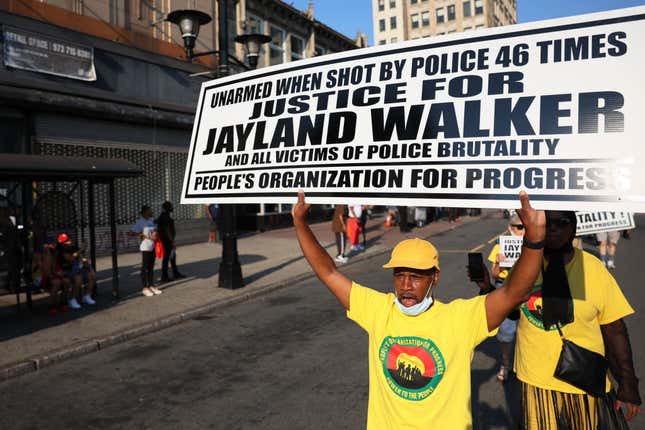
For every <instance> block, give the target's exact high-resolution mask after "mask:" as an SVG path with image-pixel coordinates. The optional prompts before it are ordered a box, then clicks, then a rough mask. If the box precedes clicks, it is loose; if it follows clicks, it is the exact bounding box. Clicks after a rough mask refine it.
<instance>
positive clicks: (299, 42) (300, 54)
mask: <svg viewBox="0 0 645 430" xmlns="http://www.w3.org/2000/svg"><path fill="white" fill-rule="evenodd" d="M303 58H305V41H304V40H303V39H301V38H299V37H296V36H291V61H297V60H302V59H303Z"/></svg>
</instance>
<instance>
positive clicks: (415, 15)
mask: <svg viewBox="0 0 645 430" xmlns="http://www.w3.org/2000/svg"><path fill="white" fill-rule="evenodd" d="M410 19H411V21H412V28H419V14H418V13H413V14H412V15H411V16H410Z"/></svg>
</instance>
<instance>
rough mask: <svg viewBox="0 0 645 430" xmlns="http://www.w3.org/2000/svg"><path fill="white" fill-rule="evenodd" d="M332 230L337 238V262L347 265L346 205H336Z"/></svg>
mask: <svg viewBox="0 0 645 430" xmlns="http://www.w3.org/2000/svg"><path fill="white" fill-rule="evenodd" d="M331 230H332V231H333V232H334V236H336V250H337V251H338V252H337V254H336V258H334V260H335V261H337V262H338V263H347V256H346V255H345V246H346V244H347V240H346V238H345V231H346V230H347V225H346V223H345V205H336V206H335V207H334V216H333V218H332V219H331Z"/></svg>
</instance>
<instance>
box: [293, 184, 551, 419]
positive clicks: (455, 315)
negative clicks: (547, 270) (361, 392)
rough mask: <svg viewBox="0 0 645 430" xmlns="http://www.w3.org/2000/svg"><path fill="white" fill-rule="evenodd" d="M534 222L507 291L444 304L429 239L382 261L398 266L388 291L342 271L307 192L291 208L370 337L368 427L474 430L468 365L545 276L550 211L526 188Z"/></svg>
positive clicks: (321, 274)
mask: <svg viewBox="0 0 645 430" xmlns="http://www.w3.org/2000/svg"><path fill="white" fill-rule="evenodd" d="M520 199H521V202H522V209H520V210H519V212H520V216H521V218H522V220H523V224H524V226H525V227H526V235H525V246H524V251H523V252H522V255H521V257H520V259H519V261H518V262H517V264H516V265H515V268H514V270H513V272H512V273H511V274H510V275H509V277H508V280H507V282H506V283H505V284H504V286H502V287H501V288H499V289H497V290H495V291H493V292H492V293H490V294H488V295H486V296H478V297H475V298H471V299H468V300H462V299H459V300H455V301H453V302H450V303H441V302H439V301H436V300H435V299H434V294H433V293H434V291H435V290H436V287H437V284H438V282H439V274H440V269H439V254H438V252H437V250H436V248H435V247H434V246H433V245H432V244H431V243H430V242H427V241H425V240H421V239H408V240H404V241H402V242H400V243H399V244H398V245H397V246H396V247H395V248H394V250H393V251H392V256H391V259H390V261H389V262H388V263H387V264H385V265H384V266H383V267H385V268H391V269H393V275H394V279H393V284H394V285H393V287H394V288H393V289H394V293H389V294H385V293H381V292H378V291H375V290H372V289H369V288H366V287H363V286H361V285H359V284H357V283H356V282H352V281H351V280H350V279H349V278H347V277H346V276H345V275H344V274H343V273H341V272H340V271H339V270H338V269H337V267H336V265H335V264H334V261H333V259H332V258H331V257H330V256H329V254H328V253H327V251H326V250H325V249H324V248H323V247H322V246H321V245H320V243H319V242H318V240H317V239H316V237H315V236H314V234H313V232H312V231H311V229H310V228H309V225H308V223H307V214H308V212H309V207H310V205H308V204H307V203H306V202H305V196H304V193H303V192H302V191H300V192H299V193H298V201H297V203H296V204H295V205H294V207H293V208H292V212H291V213H292V216H293V220H294V226H295V230H296V235H297V238H298V242H299V244H300V248H301V249H302V252H303V254H304V256H305V258H306V259H307V261H308V262H309V264H310V265H311V267H312V269H313V270H314V272H315V273H316V275H317V276H318V278H319V279H320V280H321V281H322V283H323V284H325V285H326V286H327V288H328V289H329V290H330V292H331V293H332V294H333V295H334V296H335V297H336V298H337V299H338V301H339V302H340V304H341V305H342V306H343V307H344V308H345V309H346V310H347V317H348V318H349V319H351V320H353V321H355V322H356V323H357V324H358V325H359V326H361V327H362V328H363V329H364V330H365V331H366V332H367V334H368V335H369V352H368V362H369V380H370V381H369V387H370V388H369V400H368V411H367V428H368V430H375V429H402V428H407V429H411V428H414V429H429V428H437V429H467V428H471V427H472V417H471V412H470V393H471V381H470V374H471V369H470V363H471V360H472V356H473V354H474V349H475V347H476V346H477V345H478V344H479V343H481V342H482V341H483V340H484V339H486V338H487V337H488V336H489V335H490V334H491V332H492V331H493V330H494V329H495V328H497V327H498V326H499V325H500V324H501V322H502V321H503V320H504V318H505V317H506V315H508V313H509V312H510V311H511V310H513V309H514V308H515V307H516V306H517V305H519V304H520V303H521V302H522V300H523V299H524V297H525V296H526V295H527V294H528V293H529V292H530V291H531V287H532V286H533V284H534V282H535V279H536V278H537V276H538V274H539V272H540V264H541V262H542V247H543V244H544V231H545V225H544V224H545V218H544V212H542V211H535V210H533V208H531V206H530V203H529V199H528V196H527V195H526V194H524V193H523V194H521V197H520Z"/></svg>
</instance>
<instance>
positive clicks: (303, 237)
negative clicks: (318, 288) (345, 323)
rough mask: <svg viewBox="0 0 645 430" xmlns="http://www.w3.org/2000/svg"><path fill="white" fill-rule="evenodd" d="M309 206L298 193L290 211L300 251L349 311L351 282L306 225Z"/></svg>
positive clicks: (319, 277)
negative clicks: (296, 200)
mask: <svg viewBox="0 0 645 430" xmlns="http://www.w3.org/2000/svg"><path fill="white" fill-rule="evenodd" d="M310 206H311V205H309V204H307V203H305V193H304V192H303V191H298V202H297V203H296V204H295V205H294V206H293V208H292V209H291V215H292V216H293V225H294V226H295V228H296V236H297V237H298V243H299V244H300V249H302V253H303V254H304V256H305V258H306V259H307V261H308V262H309V265H310V266H311V268H312V269H314V272H315V273H316V276H318V279H320V280H321V281H322V283H323V284H325V285H326V286H327V288H329V290H330V291H331V292H332V293H333V294H334V296H336V298H337V299H338V301H339V302H340V304H341V305H343V307H345V309H347V310H349V293H350V291H351V290H352V281H350V280H349V279H348V278H347V277H346V276H345V275H343V274H342V273H340V272H339V271H338V269H337V268H336V265H335V264H334V261H333V260H332V259H331V257H330V256H329V254H327V251H325V250H324V248H323V247H322V246H320V243H318V240H317V239H316V236H314V234H313V232H312V231H311V229H310V228H309V225H308V224H307V214H308V213H309V207H310Z"/></svg>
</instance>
